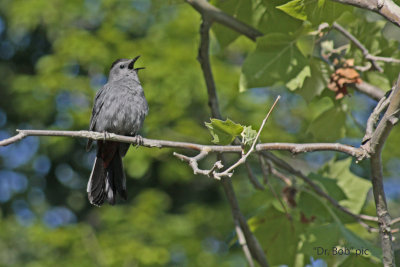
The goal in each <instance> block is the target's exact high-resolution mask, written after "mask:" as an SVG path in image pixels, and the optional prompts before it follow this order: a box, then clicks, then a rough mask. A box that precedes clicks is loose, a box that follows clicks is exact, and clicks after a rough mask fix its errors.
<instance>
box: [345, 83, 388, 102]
mask: <svg viewBox="0 0 400 267" xmlns="http://www.w3.org/2000/svg"><path fill="white" fill-rule="evenodd" d="M350 86H351V87H352V88H354V89H355V90H357V91H359V92H360V93H363V94H365V95H367V96H369V97H370V98H372V99H375V100H376V101H379V100H380V99H381V98H382V97H384V96H385V92H384V91H383V90H382V89H381V88H379V87H376V86H374V85H372V84H369V83H367V82H365V81H362V82H361V83H352V84H350Z"/></svg>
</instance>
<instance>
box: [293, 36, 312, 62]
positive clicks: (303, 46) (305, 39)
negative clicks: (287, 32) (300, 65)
mask: <svg viewBox="0 0 400 267" xmlns="http://www.w3.org/2000/svg"><path fill="white" fill-rule="evenodd" d="M296 46H297V48H298V49H299V50H300V52H301V53H302V54H303V56H305V57H310V56H312V54H313V52H314V46H315V35H313V34H306V35H302V36H300V37H299V38H298V39H297V41H296Z"/></svg>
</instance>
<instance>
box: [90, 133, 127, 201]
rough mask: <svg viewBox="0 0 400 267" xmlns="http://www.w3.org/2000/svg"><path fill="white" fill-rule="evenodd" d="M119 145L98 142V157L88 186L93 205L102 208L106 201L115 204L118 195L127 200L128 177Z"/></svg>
mask: <svg viewBox="0 0 400 267" xmlns="http://www.w3.org/2000/svg"><path fill="white" fill-rule="evenodd" d="M119 150H120V148H119V143H117V142H103V141H98V148H97V156H96V159H95V161H94V164H93V169H92V173H91V174H90V178H89V182H88V185H87V192H88V198H89V201H90V203H91V204H93V205H96V206H101V205H102V204H103V203H104V201H105V200H107V202H108V203H110V204H111V205H114V204H115V198H116V195H117V192H118V194H119V195H120V196H121V197H122V198H123V199H125V200H126V177H125V173H124V169H123V165H122V157H121V152H120V151H119Z"/></svg>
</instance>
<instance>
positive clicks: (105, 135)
mask: <svg viewBox="0 0 400 267" xmlns="http://www.w3.org/2000/svg"><path fill="white" fill-rule="evenodd" d="M103 134H104V138H103V141H104V142H105V141H106V139H107V138H109V137H110V134H109V133H108V132H107V131H104V132H103Z"/></svg>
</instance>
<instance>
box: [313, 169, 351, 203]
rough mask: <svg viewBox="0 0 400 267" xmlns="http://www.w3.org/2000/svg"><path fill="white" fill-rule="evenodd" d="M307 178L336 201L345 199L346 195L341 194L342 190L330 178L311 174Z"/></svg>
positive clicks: (335, 181) (334, 180)
mask: <svg viewBox="0 0 400 267" xmlns="http://www.w3.org/2000/svg"><path fill="white" fill-rule="evenodd" d="M308 177H309V178H310V179H312V180H314V181H316V182H317V183H318V184H319V185H320V186H321V187H322V188H324V189H325V192H326V193H328V194H329V195H330V196H331V197H333V198H334V199H336V200H337V201H339V200H342V199H345V198H346V194H345V193H344V192H343V190H342V188H341V187H340V186H339V185H338V184H337V183H338V181H337V180H336V179H332V178H330V177H324V176H322V175H319V174H316V173H311V174H310V175H309V176H308Z"/></svg>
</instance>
